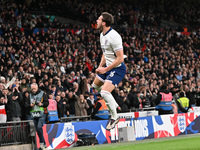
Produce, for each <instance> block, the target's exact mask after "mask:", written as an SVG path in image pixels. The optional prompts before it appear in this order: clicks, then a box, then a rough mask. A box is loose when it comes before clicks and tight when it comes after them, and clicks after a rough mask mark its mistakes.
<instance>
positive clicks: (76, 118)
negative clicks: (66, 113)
mask: <svg viewBox="0 0 200 150" xmlns="http://www.w3.org/2000/svg"><path fill="white" fill-rule="evenodd" d="M60 120H61V121H60V122H73V121H89V120H91V116H90V115H89V116H73V117H61V119H60Z"/></svg>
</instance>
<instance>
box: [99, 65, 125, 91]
mask: <svg viewBox="0 0 200 150" xmlns="http://www.w3.org/2000/svg"><path fill="white" fill-rule="evenodd" d="M125 74H126V66H125V64H124V63H121V66H120V67H116V68H113V69H111V70H110V71H108V72H106V73H105V74H97V78H98V79H99V80H100V81H102V82H105V81H108V82H111V83H112V84H113V85H114V86H115V87H117V86H118V84H119V82H120V81H121V80H122V79H123V78H124V76H125Z"/></svg>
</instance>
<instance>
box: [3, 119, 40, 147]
mask: <svg viewBox="0 0 200 150" xmlns="http://www.w3.org/2000/svg"><path fill="white" fill-rule="evenodd" d="M35 133H36V131H35V127H34V123H33V121H32V120H27V121H13V122H6V123H0V146H8V145H17V144H32V148H33V149H35V147H36V145H35V144H36V138H35V135H36V134H35Z"/></svg>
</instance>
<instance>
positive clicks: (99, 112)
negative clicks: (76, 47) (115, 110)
mask: <svg viewBox="0 0 200 150" xmlns="http://www.w3.org/2000/svg"><path fill="white" fill-rule="evenodd" d="M99 96H100V95H99ZM91 117H92V118H93V119H96V120H104V119H105V120H106V119H109V111H108V107H107V105H106V102H105V101H104V99H102V98H101V97H98V99H97V101H96V103H95V105H94V111H93V112H92V114H91Z"/></svg>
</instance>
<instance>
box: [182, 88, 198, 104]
mask: <svg viewBox="0 0 200 150" xmlns="http://www.w3.org/2000/svg"><path fill="white" fill-rule="evenodd" d="M184 88H185V93H186V97H187V98H188V99H189V100H190V104H191V106H192V107H194V106H196V101H195V97H194V95H195V93H196V90H195V87H194V86H191V87H190V88H189V87H188V86H187V85H185V87H184Z"/></svg>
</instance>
